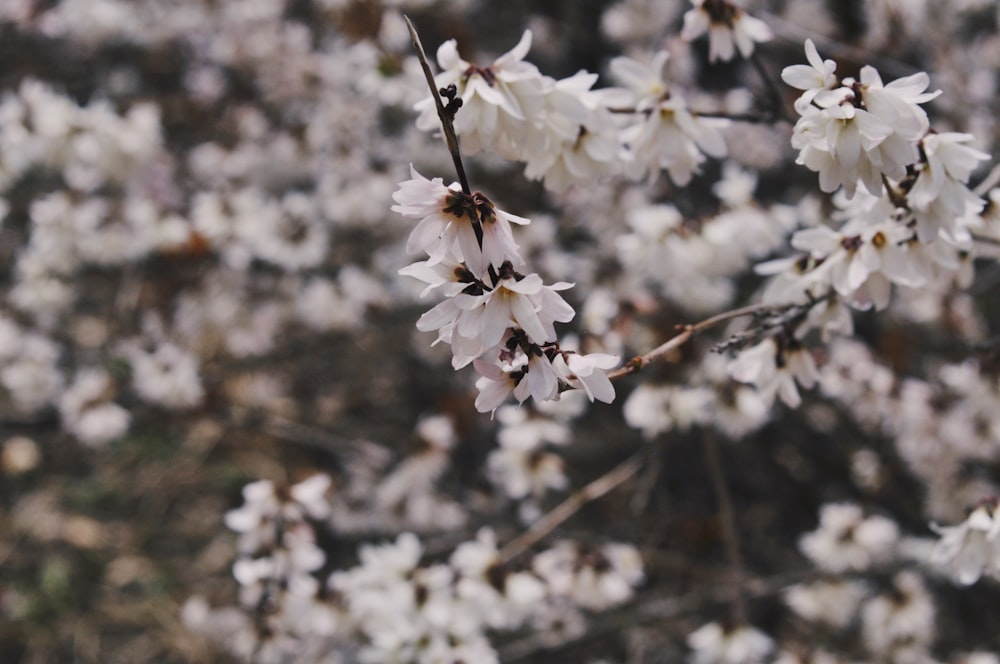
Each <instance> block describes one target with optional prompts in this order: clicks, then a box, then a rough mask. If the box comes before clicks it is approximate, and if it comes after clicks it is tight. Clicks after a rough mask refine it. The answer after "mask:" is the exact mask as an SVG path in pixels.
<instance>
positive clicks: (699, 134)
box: [610, 51, 728, 185]
mask: <svg viewBox="0 0 1000 664" xmlns="http://www.w3.org/2000/svg"><path fill="white" fill-rule="evenodd" d="M666 61H667V52H666V51H660V52H659V53H657V55H656V57H655V58H654V60H653V62H652V63H651V64H650V65H644V64H642V63H640V62H637V61H636V60H632V59H631V58H627V57H623V56H620V57H617V58H615V59H614V60H612V61H611V65H610V67H611V73H612V74H613V75H614V77H615V78H617V79H618V80H619V81H621V82H622V83H624V84H625V85H626V86H627V87H628V89H629V93H630V95H631V97H632V103H634V104H635V110H636V116H637V118H636V120H635V121H634V122H633V123H632V124H631V125H629V126H628V127H626V128H625V129H624V130H623V131H622V139H623V140H624V141H625V142H626V143H627V144H628V145H629V148H630V152H631V157H632V159H631V161H629V162H627V163H626V173H627V175H629V177H635V178H641V177H648V178H650V179H652V178H655V177H656V175H657V174H658V173H659V171H660V169H666V170H667V172H668V173H669V174H670V178H671V179H672V180H673V181H674V183H675V184H678V185H686V184H687V183H688V182H690V181H691V176H692V175H693V174H694V173H696V172H697V171H698V167H699V166H700V164H701V163H702V162H704V161H705V156H704V154H702V152H704V153H705V154H708V155H710V156H712V157H716V158H721V157H724V156H725V155H726V142H725V140H724V139H723V137H722V134H721V132H720V131H719V129H720V128H722V127H724V126H726V125H727V124H728V121H726V120H719V119H714V118H699V117H697V116H695V115H694V114H692V113H691V112H690V111H689V110H688V108H687V104H686V102H685V101H684V99H683V98H682V97H681V96H680V94H678V93H676V92H672V91H670V90H669V89H668V87H667V85H666V83H665V82H664V81H663V78H662V76H663V66H664V65H665V64H666Z"/></svg>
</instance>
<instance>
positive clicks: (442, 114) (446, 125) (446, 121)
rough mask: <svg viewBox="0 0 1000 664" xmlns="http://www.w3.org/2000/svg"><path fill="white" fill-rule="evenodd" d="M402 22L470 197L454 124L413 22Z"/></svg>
mask: <svg viewBox="0 0 1000 664" xmlns="http://www.w3.org/2000/svg"><path fill="white" fill-rule="evenodd" d="M403 20H404V21H406V28H407V30H409V31H410V40H411V41H412V42H413V48H414V49H415V50H416V52H417V58H418V59H419V60H420V67H421V68H422V69H423V70H424V77H425V78H426V79H427V85H428V86H429V87H430V89H431V97H432V98H433V99H434V106H435V107H436V108H437V113H438V118H440V120H441V129H442V131H443V132H444V138H445V141H446V142H447V143H448V152H450V153H451V159H452V161H453V162H455V171H456V172H457V173H458V182H459V184H460V185H462V191H463V192H464V193H465V194H469V195H471V194H472V188H471V187H470V186H469V178H468V177H467V176H466V175H465V166H464V165H463V164H462V152H461V150H460V149H459V147H458V134H457V133H456V132H455V123H454V122H453V121H452V118H451V115H450V114H449V113H448V111H447V110H446V109H445V107H444V102H443V101H441V93H440V92H438V89H437V85H436V84H435V83H434V73H433V72H432V71H431V65H430V62H428V60H427V54H426V53H425V52H424V47H423V44H421V43H420V36H419V35H418V34H417V29H416V28H415V27H413V22H412V21H410V17H409V16H403Z"/></svg>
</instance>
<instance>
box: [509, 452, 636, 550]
mask: <svg viewBox="0 0 1000 664" xmlns="http://www.w3.org/2000/svg"><path fill="white" fill-rule="evenodd" d="M644 461H645V457H644V455H643V454H642V453H641V452H640V453H637V454H635V455H633V456H631V457H629V458H628V459H626V460H625V461H623V462H622V463H620V464H618V465H617V466H615V467H614V468H612V469H611V470H610V471H608V472H607V473H605V474H604V475H601V476H600V477H598V478H597V479H596V480H594V481H593V482H591V483H590V484H588V485H587V486H585V487H583V488H582V489H580V490H579V491H576V492H575V493H573V494H572V495H571V496H570V497H569V498H567V499H566V500H564V501H563V502H561V503H559V505H558V506H556V508H555V509H553V510H552V511H551V512H549V513H548V514H546V515H545V516H543V517H542V518H541V519H539V520H538V521H536V522H535V523H534V524H532V526H531V528H529V529H528V530H526V531H525V532H524V533H522V534H521V535H520V536H519V537H516V538H514V539H512V540H511V541H510V542H508V543H507V545H506V546H505V547H503V548H502V549H501V550H500V562H501V563H506V562H509V561H511V560H513V559H514V558H516V557H517V556H519V555H521V554H522V553H524V552H525V551H527V550H528V549H530V548H531V547H532V546H534V545H535V544H536V543H537V542H539V541H540V540H542V539H543V538H544V537H545V536H546V535H548V534H549V533H551V532H552V531H553V530H555V529H556V528H557V527H558V526H559V524H561V523H562V522H564V521H565V520H566V519H568V518H570V517H571V516H573V515H574V514H576V513H577V511H579V509H580V508H581V507H583V506H584V505H586V504H587V503H589V502H590V501H592V500H596V499H598V498H600V497H601V496H603V495H604V494H606V493H608V492H609V491H611V490H612V489H614V488H615V487H617V486H618V485H620V484H622V483H623V482H625V481H626V480H628V479H629V478H630V477H632V476H633V475H635V474H636V473H637V472H639V469H640V468H642V464H643V462H644Z"/></svg>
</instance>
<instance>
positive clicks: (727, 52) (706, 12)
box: [681, 0, 774, 62]
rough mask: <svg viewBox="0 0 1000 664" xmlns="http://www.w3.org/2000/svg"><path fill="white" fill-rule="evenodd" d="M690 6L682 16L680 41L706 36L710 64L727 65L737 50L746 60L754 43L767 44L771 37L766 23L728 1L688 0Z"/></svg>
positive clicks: (751, 52)
mask: <svg viewBox="0 0 1000 664" xmlns="http://www.w3.org/2000/svg"><path fill="white" fill-rule="evenodd" d="M691 4H692V5H694V8H693V9H689V10H688V11H687V13H685V14H684V27H683V29H682V30H681V39H684V40H686V41H694V40H695V39H697V38H698V37H700V36H702V35H703V34H705V33H706V32H707V33H708V59H709V60H710V61H711V62H715V61H716V60H722V61H723V62H728V61H729V60H732V59H733V55H735V53H736V50H737V49H738V50H739V52H740V55H742V56H743V57H744V58H749V57H750V56H751V55H752V54H753V48H754V42H766V41H770V40H771V38H772V37H773V36H774V35H773V33H772V32H771V29H770V28H769V27H768V26H767V24H766V23H764V22H763V21H761V20H760V19H758V18H754V17H753V16H750V15H749V14H747V13H746V12H745V11H743V9H742V8H740V7H738V6H736V5H734V4H733V3H731V2H729V1H728V0H691Z"/></svg>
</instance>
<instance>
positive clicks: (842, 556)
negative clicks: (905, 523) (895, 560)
mask: <svg viewBox="0 0 1000 664" xmlns="http://www.w3.org/2000/svg"><path fill="white" fill-rule="evenodd" d="M898 542H899V527H898V526H897V525H896V524H895V522H893V521H890V520H889V519H887V518H885V517H881V516H871V517H868V518H865V516H864V513H863V512H862V511H861V508H860V507H858V506H857V505H854V504H851V503H828V504H826V505H823V508H822V509H821V511H820V517H819V527H818V528H817V529H816V530H815V531H813V532H811V533H808V534H807V535H804V536H802V538H801V539H800V540H799V548H800V549H801V550H802V553H804V554H805V555H806V556H807V557H808V558H809V559H810V560H811V561H812V562H813V564H815V565H816V566H817V567H818V568H820V569H821V570H823V571H826V572H832V573H834V574H839V573H841V572H846V571H864V570H868V569H870V568H872V567H873V566H876V565H880V564H883V563H886V562H888V561H889V560H891V559H892V557H893V556H894V555H895V554H896V547H897V544H898Z"/></svg>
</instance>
